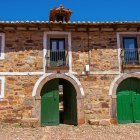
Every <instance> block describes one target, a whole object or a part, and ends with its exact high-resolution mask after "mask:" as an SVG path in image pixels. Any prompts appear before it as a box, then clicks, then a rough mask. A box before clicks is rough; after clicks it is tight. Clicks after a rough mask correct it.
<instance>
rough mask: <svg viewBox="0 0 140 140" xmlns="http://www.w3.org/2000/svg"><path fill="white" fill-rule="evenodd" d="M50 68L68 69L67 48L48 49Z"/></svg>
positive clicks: (48, 66)
mask: <svg viewBox="0 0 140 140" xmlns="http://www.w3.org/2000/svg"><path fill="white" fill-rule="evenodd" d="M47 56H48V57H47V69H48V70H68V57H67V54H66V51H65V50H56V51H54V50H53V51H52V50H50V51H48V55H47Z"/></svg>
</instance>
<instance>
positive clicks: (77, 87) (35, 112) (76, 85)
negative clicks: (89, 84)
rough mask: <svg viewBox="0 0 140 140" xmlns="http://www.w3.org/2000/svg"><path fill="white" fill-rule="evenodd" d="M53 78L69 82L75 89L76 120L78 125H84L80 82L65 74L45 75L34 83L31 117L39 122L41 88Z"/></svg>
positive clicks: (82, 96)
mask: <svg viewBox="0 0 140 140" xmlns="http://www.w3.org/2000/svg"><path fill="white" fill-rule="evenodd" d="M55 78H61V79H65V80H67V81H69V82H70V83H71V84H72V85H73V86H74V88H75V90H76V93H77V120H78V122H77V123H78V124H83V123H85V116H84V90H83V88H82V85H81V83H80V81H79V80H78V79H77V78H76V77H75V76H74V75H72V74H69V73H67V74H66V73H65V74H45V75H43V76H42V77H41V78H39V80H38V81H37V82H36V84H35V86H34V89H33V92H32V96H33V97H34V104H35V105H34V110H33V116H34V117H36V118H38V119H39V120H40V115H41V114H40V100H41V97H40V93H41V89H42V87H43V86H44V85H45V84H46V83H47V82H48V81H50V80H52V79H55Z"/></svg>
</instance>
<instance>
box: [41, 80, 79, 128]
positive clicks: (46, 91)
mask: <svg viewBox="0 0 140 140" xmlns="http://www.w3.org/2000/svg"><path fill="white" fill-rule="evenodd" d="M76 95H77V94H76V90H75V88H74V86H73V85H72V84H71V83H70V82H69V81H67V80H65V79H62V78H56V79H52V80H50V81H48V82H47V83H46V84H45V85H44V86H43V88H42V90H41V124H42V125H43V126H44V125H58V124H60V123H62V124H69V125H77V99H76V98H77V97H76Z"/></svg>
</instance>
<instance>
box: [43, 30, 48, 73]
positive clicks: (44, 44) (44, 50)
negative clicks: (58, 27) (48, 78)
mask: <svg viewBox="0 0 140 140" xmlns="http://www.w3.org/2000/svg"><path fill="white" fill-rule="evenodd" d="M46 54H47V37H46V32H44V36H43V68H44V72H45V71H46Z"/></svg>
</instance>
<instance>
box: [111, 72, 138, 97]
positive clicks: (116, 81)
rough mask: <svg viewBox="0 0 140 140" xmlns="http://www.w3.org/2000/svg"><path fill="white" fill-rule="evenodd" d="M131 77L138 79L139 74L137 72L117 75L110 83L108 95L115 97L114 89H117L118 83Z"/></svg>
mask: <svg viewBox="0 0 140 140" xmlns="http://www.w3.org/2000/svg"><path fill="white" fill-rule="evenodd" d="M131 77H134V78H139V79H140V74H139V73H130V74H122V75H119V76H117V77H116V78H115V79H114V80H113V82H112V83H111V85H110V89H109V95H110V96H111V97H112V98H116V91H117V88H118V86H119V84H120V83H121V82H122V81H123V80H125V79H127V78H131Z"/></svg>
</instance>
